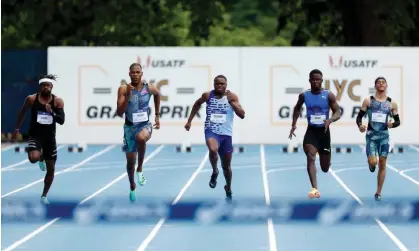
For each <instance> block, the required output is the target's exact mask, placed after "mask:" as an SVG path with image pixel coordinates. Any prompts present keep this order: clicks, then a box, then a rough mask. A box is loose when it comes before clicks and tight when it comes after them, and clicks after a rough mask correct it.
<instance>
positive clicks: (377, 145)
mask: <svg viewBox="0 0 419 251" xmlns="http://www.w3.org/2000/svg"><path fill="white" fill-rule="evenodd" d="M365 138H366V143H367V144H366V149H365V150H366V154H367V156H368V157H369V156H379V157H387V156H388V153H389V151H390V142H389V141H390V137H389V135H388V134H387V135H382V134H381V135H379V136H378V135H372V133H368V132H367V136H366V137H365Z"/></svg>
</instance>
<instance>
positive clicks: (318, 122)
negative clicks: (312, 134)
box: [310, 114, 326, 125]
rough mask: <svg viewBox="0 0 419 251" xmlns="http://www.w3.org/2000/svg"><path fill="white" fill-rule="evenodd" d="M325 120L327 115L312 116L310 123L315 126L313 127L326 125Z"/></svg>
mask: <svg viewBox="0 0 419 251" xmlns="http://www.w3.org/2000/svg"><path fill="white" fill-rule="evenodd" d="M325 120H326V115H324V114H320V115H310V123H311V124H313V125H321V124H324V121H325Z"/></svg>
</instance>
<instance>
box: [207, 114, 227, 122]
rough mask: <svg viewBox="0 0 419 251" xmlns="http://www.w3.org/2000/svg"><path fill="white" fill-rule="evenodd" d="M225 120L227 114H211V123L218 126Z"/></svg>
mask: <svg viewBox="0 0 419 251" xmlns="http://www.w3.org/2000/svg"><path fill="white" fill-rule="evenodd" d="M226 120H227V114H222V113H216V114H211V117H210V121H211V122H213V123H218V124H222V123H225V122H226Z"/></svg>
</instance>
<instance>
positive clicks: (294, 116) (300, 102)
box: [292, 93, 304, 126]
mask: <svg viewBox="0 0 419 251" xmlns="http://www.w3.org/2000/svg"><path fill="white" fill-rule="evenodd" d="M303 104H304V93H300V95H298V100H297V104H295V106H294V112H293V113H292V126H296V125H297V120H298V117H300V113H301V108H303Z"/></svg>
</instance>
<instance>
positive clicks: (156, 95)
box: [150, 85, 160, 118]
mask: <svg viewBox="0 0 419 251" xmlns="http://www.w3.org/2000/svg"><path fill="white" fill-rule="evenodd" d="M150 92H151V94H153V98H154V110H155V111H156V112H155V115H156V118H157V117H160V116H159V115H160V92H159V90H158V89H157V88H156V87H155V86H153V85H150Z"/></svg>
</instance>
